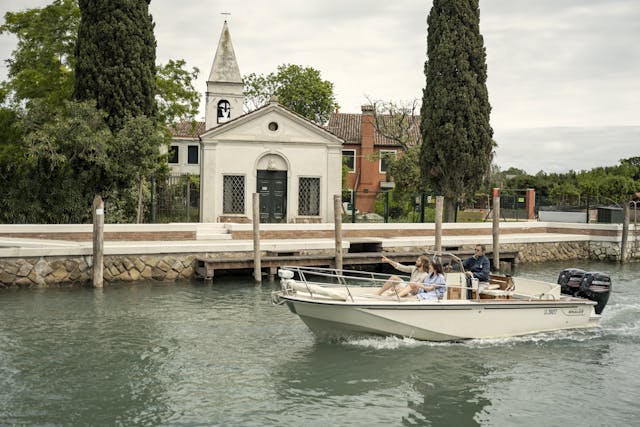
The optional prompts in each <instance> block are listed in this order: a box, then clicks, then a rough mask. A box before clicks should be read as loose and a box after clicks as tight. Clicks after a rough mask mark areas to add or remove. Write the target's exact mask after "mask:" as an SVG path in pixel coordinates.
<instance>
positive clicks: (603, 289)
mask: <svg viewBox="0 0 640 427" xmlns="http://www.w3.org/2000/svg"><path fill="white" fill-rule="evenodd" d="M610 293H611V278H610V277H609V275H608V274H604V273H600V272H597V271H590V272H588V273H585V274H584V277H583V278H582V282H581V283H580V289H579V290H578V292H576V293H575V296H577V297H583V298H588V299H590V300H591V301H595V302H597V303H598V304H597V305H596V308H595V311H596V314H601V313H602V310H604V306H605V305H607V301H609V294H610Z"/></svg>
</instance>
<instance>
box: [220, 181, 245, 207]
mask: <svg viewBox="0 0 640 427" xmlns="http://www.w3.org/2000/svg"><path fill="white" fill-rule="evenodd" d="M223 193H224V194H223V203H222V213H225V214H243V213H244V176H242V175H225V176H224V188H223Z"/></svg>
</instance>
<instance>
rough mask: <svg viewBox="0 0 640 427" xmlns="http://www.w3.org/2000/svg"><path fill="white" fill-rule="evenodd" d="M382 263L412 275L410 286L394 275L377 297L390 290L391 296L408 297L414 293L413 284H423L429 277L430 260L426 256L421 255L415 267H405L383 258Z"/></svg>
mask: <svg viewBox="0 0 640 427" xmlns="http://www.w3.org/2000/svg"><path fill="white" fill-rule="evenodd" d="M382 261H383V262H386V263H389V264H391V265H392V266H393V267H394V268H395V269H396V270H400V271H402V272H404V273H410V274H411V277H410V278H409V284H407V283H406V282H405V281H404V280H402V279H401V278H400V277H399V276H396V275H393V276H391V277H389V279H388V280H387V282H386V283H385V284H384V285H383V286H382V288H380V289H378V291H377V292H376V294H377V295H382V294H383V293H384V292H385V291H387V290H389V289H390V292H391V295H395V294H397V295H398V296H401V297H403V296H406V295H408V294H409V293H411V292H412V288H411V284H421V283H423V282H424V279H425V278H426V277H427V266H428V265H429V258H428V257H427V256H426V255H420V256H419V257H418V258H417V259H416V263H415V265H403V264H400V263H399V262H395V261H392V260H390V259H389V258H387V257H385V256H383V257H382Z"/></svg>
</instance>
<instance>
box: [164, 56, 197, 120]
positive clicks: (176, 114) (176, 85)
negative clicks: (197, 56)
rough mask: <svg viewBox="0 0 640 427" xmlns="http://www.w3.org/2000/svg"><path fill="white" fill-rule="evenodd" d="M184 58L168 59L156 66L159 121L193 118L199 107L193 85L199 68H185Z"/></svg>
mask: <svg viewBox="0 0 640 427" xmlns="http://www.w3.org/2000/svg"><path fill="white" fill-rule="evenodd" d="M185 67H186V62H185V60H184V59H177V60H174V59H170V60H169V62H168V63H167V64H165V65H158V66H156V73H157V74H156V91H157V93H156V102H157V104H158V119H159V121H160V123H165V124H167V125H170V124H172V123H177V122H182V121H186V120H193V119H194V117H195V116H196V115H197V114H198V109H199V107H200V93H199V92H198V91H196V90H195V88H194V87H193V82H194V81H195V80H196V79H197V78H198V74H200V70H199V69H198V68H196V67H193V68H192V69H191V71H189V70H187V69H185Z"/></svg>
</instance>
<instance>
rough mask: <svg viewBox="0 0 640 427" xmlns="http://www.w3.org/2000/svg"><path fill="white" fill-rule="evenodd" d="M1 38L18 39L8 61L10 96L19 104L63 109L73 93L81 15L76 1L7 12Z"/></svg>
mask: <svg viewBox="0 0 640 427" xmlns="http://www.w3.org/2000/svg"><path fill="white" fill-rule="evenodd" d="M4 19H5V22H4V24H2V25H0V34H5V33H8V34H13V35H14V36H16V37H17V38H18V44H17V47H16V49H15V50H14V51H13V52H12V56H11V58H9V59H8V60H7V64H8V77H9V79H8V80H7V81H6V82H3V83H2V86H3V90H4V92H5V94H6V95H8V96H9V97H10V98H12V99H13V100H15V101H17V102H21V101H29V100H32V99H45V100H46V101H47V102H48V103H50V104H52V105H62V103H63V101H65V100H69V99H70V98H71V94H72V91H73V70H74V61H75V57H74V49H75V43H76V36H77V33H78V23H79V20H80V11H79V10H78V6H77V1H76V0H54V1H53V2H52V3H51V4H50V5H47V6H45V7H43V8H33V9H27V10H24V11H20V12H7V13H6V14H5V16H4Z"/></svg>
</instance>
